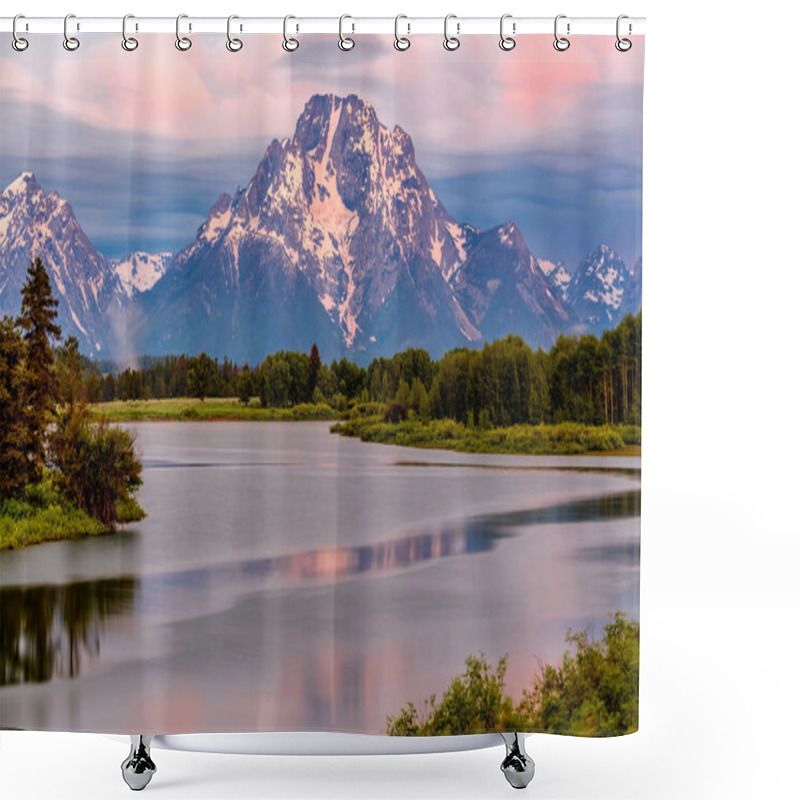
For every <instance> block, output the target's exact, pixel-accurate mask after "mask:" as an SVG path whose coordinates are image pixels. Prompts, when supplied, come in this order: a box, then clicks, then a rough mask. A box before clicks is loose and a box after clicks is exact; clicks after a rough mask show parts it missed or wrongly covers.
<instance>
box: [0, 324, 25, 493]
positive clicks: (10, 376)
mask: <svg viewBox="0 0 800 800" xmlns="http://www.w3.org/2000/svg"><path fill="white" fill-rule="evenodd" d="M25 377H26V374H25V342H24V340H23V338H22V335H21V334H20V332H19V329H18V328H17V326H16V325H15V324H14V321H13V320H12V319H10V318H9V317H3V319H2V320H0V498H3V497H15V496H17V495H19V494H20V492H21V491H22V489H23V487H24V486H25V481H26V479H27V472H28V460H27V455H26V453H27V445H28V426H27V419H26V414H25Z"/></svg>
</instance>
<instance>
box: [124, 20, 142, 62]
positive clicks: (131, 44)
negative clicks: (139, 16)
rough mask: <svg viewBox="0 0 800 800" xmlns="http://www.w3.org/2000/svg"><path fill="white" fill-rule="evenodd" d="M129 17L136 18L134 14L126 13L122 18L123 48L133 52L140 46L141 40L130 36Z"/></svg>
mask: <svg viewBox="0 0 800 800" xmlns="http://www.w3.org/2000/svg"><path fill="white" fill-rule="evenodd" d="M129 19H135V17H134V16H133V14H126V15H125V16H124V17H123V18H122V49H123V50H127V51H128V52H129V53H132V52H133V51H134V50H135V49H136V48H137V47H138V46H139V40H138V39H134V38H133V36H128V20H129Z"/></svg>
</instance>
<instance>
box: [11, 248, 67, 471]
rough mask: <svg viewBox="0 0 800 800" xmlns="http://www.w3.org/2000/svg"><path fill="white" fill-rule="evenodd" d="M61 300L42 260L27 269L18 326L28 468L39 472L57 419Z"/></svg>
mask: <svg viewBox="0 0 800 800" xmlns="http://www.w3.org/2000/svg"><path fill="white" fill-rule="evenodd" d="M57 309H58V300H56V299H55V298H54V297H53V291H52V288H51V286H50V278H49V277H48V275H47V270H46V269H45V267H44V264H43V263H42V259H41V258H38V257H37V258H36V260H35V261H32V262H31V265H30V266H29V267H28V277H27V280H26V281H25V285H24V286H23V287H22V311H21V314H20V318H19V325H20V327H21V328H22V330H23V332H24V339H25V344H26V347H27V359H26V361H27V369H26V397H27V404H28V409H27V411H28V437H29V440H28V446H27V450H28V454H29V462H30V464H29V468H30V470H31V472H32V473H34V474H35V473H36V471H37V470H38V468H39V467H40V466H41V464H42V462H43V461H44V458H45V452H46V438H47V427H48V425H49V424H50V422H51V421H52V420H53V418H54V416H55V409H56V405H57V403H58V381H57V379H56V374H55V369H54V353H53V343H52V341H51V339H53V340H56V341H57V340H59V339H60V338H61V328H59V326H58V325H56V322H55V320H56V316H57V315H58V311H57Z"/></svg>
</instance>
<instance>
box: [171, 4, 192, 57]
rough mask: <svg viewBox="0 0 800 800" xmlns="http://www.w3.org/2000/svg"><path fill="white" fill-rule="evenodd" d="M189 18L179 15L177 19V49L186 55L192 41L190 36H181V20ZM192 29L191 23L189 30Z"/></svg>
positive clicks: (186, 15) (185, 15)
mask: <svg viewBox="0 0 800 800" xmlns="http://www.w3.org/2000/svg"><path fill="white" fill-rule="evenodd" d="M188 18H189V15H188V14H178V16H177V17H176V18H175V47H177V48H178V50H180V51H181V52H184V53H185V52H186V51H187V50H188V49H189V48H190V47H191V46H192V40H191V39H190V38H189V37H188V36H183V35H182V34H181V20H182V19H188ZM191 29H192V25H191V23H189V30H191Z"/></svg>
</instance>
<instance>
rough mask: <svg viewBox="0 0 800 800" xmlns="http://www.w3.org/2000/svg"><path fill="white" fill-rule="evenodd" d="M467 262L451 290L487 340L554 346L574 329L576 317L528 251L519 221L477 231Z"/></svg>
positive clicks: (473, 236)
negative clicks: (510, 339)
mask: <svg viewBox="0 0 800 800" xmlns="http://www.w3.org/2000/svg"><path fill="white" fill-rule="evenodd" d="M470 234H471V235H470V236H469V238H468V241H467V257H466V259H465V260H464V263H463V264H461V265H460V266H459V267H458V269H457V270H456V271H455V272H454V273H453V276H452V278H451V281H450V283H451V285H452V286H453V288H454V289H455V291H456V297H457V298H458V300H459V302H460V303H461V305H462V307H463V308H464V309H465V310H466V311H467V314H468V315H469V318H470V320H471V321H472V322H473V323H474V324H475V326H476V327H477V328H478V329H479V330H480V331H481V333H482V335H483V338H484V339H485V340H486V341H491V340H493V339H497V338H501V337H503V336H506V335H508V334H509V333H513V334H517V335H519V336H522V337H523V338H524V339H526V340H527V341H529V342H534V343H536V344H537V345H538V344H541V345H544V346H549V345H551V344H552V343H553V342H554V341H555V340H556V339H557V338H558V335H559V333H561V332H563V331H565V330H567V329H569V328H570V327H571V326H572V324H573V318H572V314H571V313H570V311H569V309H568V308H567V306H566V305H565V304H564V302H563V301H562V299H561V297H560V296H559V295H558V293H557V292H556V291H554V290H553V289H552V287H551V285H550V283H549V282H548V280H547V277H546V276H545V274H544V273H543V272H542V270H541V268H540V267H539V264H538V263H537V261H536V259H535V258H534V257H533V256H532V255H531V253H530V251H529V250H528V248H527V246H526V244H525V240H524V239H523V237H522V232H521V231H520V229H519V227H518V226H517V224H516V223H515V222H514V220H511V221H509V222H508V223H507V224H505V225H499V226H497V227H495V228H491V229H490V230H488V231H485V232H480V231H476V230H474V229H472V230H471V231H470Z"/></svg>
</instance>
